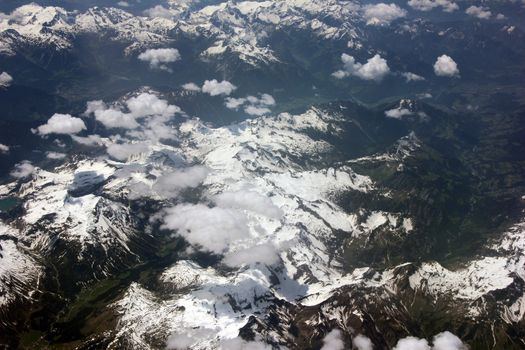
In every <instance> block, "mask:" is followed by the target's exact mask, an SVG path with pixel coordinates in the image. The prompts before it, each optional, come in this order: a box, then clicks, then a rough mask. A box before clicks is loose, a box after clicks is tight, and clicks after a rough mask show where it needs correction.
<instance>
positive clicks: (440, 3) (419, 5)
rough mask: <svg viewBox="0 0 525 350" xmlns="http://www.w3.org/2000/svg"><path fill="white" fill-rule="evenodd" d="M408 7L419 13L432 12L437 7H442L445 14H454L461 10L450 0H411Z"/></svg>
mask: <svg viewBox="0 0 525 350" xmlns="http://www.w3.org/2000/svg"><path fill="white" fill-rule="evenodd" d="M408 5H409V6H410V7H412V8H413V9H415V10H419V11H430V10H432V9H434V8H437V7H441V8H442V9H443V11H445V12H454V11H456V10H458V9H459V6H458V5H457V4H456V3H455V2H453V1H450V0H409V1H408Z"/></svg>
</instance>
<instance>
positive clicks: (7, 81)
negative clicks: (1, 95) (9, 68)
mask: <svg viewBox="0 0 525 350" xmlns="http://www.w3.org/2000/svg"><path fill="white" fill-rule="evenodd" d="M12 83H13V77H12V76H11V75H9V73H7V72H2V74H0V87H3V88H8V87H10V86H11V84H12Z"/></svg>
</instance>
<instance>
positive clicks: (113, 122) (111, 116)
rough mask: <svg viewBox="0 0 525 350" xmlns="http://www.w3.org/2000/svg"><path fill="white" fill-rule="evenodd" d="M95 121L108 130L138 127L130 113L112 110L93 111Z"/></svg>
mask: <svg viewBox="0 0 525 350" xmlns="http://www.w3.org/2000/svg"><path fill="white" fill-rule="evenodd" d="M95 119H96V120H97V121H99V122H101V123H102V124H103V125H104V126H105V127H106V128H109V129H112V128H122V129H135V128H138V126H139V123H137V121H136V120H135V118H134V117H133V116H132V115H131V114H130V113H124V112H122V111H119V110H116V109H112V108H109V109H102V110H98V111H95Z"/></svg>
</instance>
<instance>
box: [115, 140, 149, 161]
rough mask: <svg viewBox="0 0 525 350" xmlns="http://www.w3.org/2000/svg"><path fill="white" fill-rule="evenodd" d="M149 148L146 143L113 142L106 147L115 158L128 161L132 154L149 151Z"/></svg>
mask: <svg viewBox="0 0 525 350" xmlns="http://www.w3.org/2000/svg"><path fill="white" fill-rule="evenodd" d="M148 149H149V147H148V145H147V144H145V143H124V144H121V143H113V144H111V145H109V146H107V148H106V152H107V153H108V154H109V155H110V156H111V157H112V158H114V159H116V160H119V161H122V162H124V161H126V160H128V159H129V158H130V157H131V156H133V155H137V154H140V153H144V152H147V151H148Z"/></svg>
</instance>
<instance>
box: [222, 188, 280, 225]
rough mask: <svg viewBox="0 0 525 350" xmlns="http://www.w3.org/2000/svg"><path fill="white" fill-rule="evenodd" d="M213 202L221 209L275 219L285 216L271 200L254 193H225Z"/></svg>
mask: <svg viewBox="0 0 525 350" xmlns="http://www.w3.org/2000/svg"><path fill="white" fill-rule="evenodd" d="M213 200H214V202H215V203H216V205H217V206H219V207H221V208H234V209H242V210H248V211H251V212H254V213H257V214H260V215H264V216H267V217H269V218H273V219H280V218H281V217H282V216H283V211H282V210H281V209H280V208H279V207H277V206H276V205H275V204H273V202H272V201H271V199H270V198H268V197H266V196H263V195H262V194H259V193H257V192H254V191H237V192H223V193H221V194H219V195H217V196H215V197H214V198H213Z"/></svg>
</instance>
